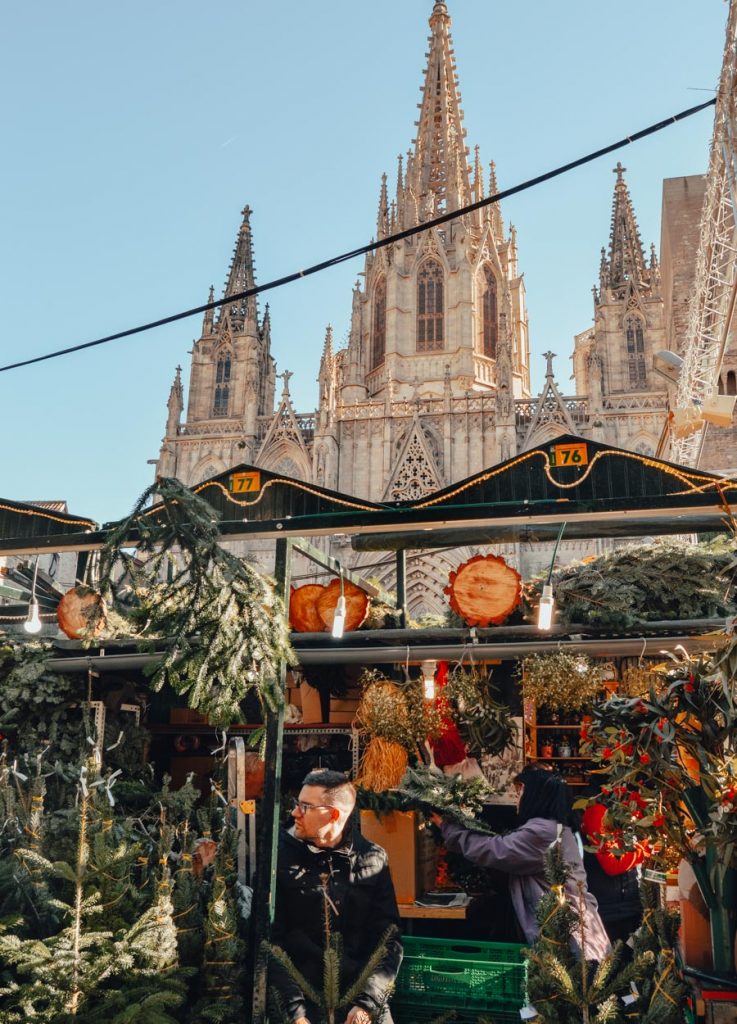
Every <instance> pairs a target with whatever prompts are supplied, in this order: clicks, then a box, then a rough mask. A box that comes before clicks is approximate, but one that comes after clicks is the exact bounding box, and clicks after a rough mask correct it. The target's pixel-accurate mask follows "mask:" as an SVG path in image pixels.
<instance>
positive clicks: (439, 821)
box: [430, 811, 443, 828]
mask: <svg viewBox="0 0 737 1024" xmlns="http://www.w3.org/2000/svg"><path fill="white" fill-rule="evenodd" d="M430 821H431V822H432V823H433V825H437V826H438V828H440V826H441V825H442V824H443V819H442V818H441V816H440V815H439V814H438V812H437V811H433V812H432V814H431V815H430Z"/></svg>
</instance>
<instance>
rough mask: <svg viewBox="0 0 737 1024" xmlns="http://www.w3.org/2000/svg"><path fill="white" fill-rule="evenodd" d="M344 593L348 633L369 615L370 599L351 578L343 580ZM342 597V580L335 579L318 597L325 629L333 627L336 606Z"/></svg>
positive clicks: (346, 629)
mask: <svg viewBox="0 0 737 1024" xmlns="http://www.w3.org/2000/svg"><path fill="white" fill-rule="evenodd" d="M343 593H344V594H345V626H344V627H343V629H344V631H345V632H346V633H349V632H350V631H351V630H352V629H358V627H359V626H360V625H361V623H362V622H363V620H364V619H365V618H366V616H367V615H368V610H369V599H368V594H366V593H365V591H363V590H361V588H360V587H357V586H356V585H355V583H351V582H350V580H344V581H343ZM339 597H340V580H333V581H332V582H331V583H328V585H327V586H326V587H324V588H323V592H322V596H321V597H320V598H319V599H318V602H317V610H318V612H319V613H320V618H321V619H322V621H323V623H324V627H325V629H332V628H333V618H334V617H335V606H336V605H337V603H338V598H339Z"/></svg>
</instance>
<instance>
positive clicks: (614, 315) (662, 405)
mask: <svg viewBox="0 0 737 1024" xmlns="http://www.w3.org/2000/svg"><path fill="white" fill-rule="evenodd" d="M624 171H625V168H624V167H622V165H621V164H620V163H618V164H617V166H616V167H615V168H614V173H615V174H616V176H617V178H616V182H615V185H614V197H613V201H612V222H611V232H610V236H609V249H608V251H607V250H606V249H602V250H601V263H600V267H599V285H598V287H595V288H594V326H593V327H592V328H590V329H589V330H587V331H583V332H581V334H579V335H577V336H576V338H575V348H574V355H573V370H574V377H575V381H576V394H577V395H580V396H587V399H588V409H587V415H588V423H587V424H586V427H585V428H584V429H581V430H580V431H579V432H580V433H584V434H586V435H587V436H591V437H593V438H594V439H595V440H600V441H607V442H608V443H610V444H614V445H617V446H618V447H621V448H629V449H631V450H632V451H638V452H641V453H645V454H653V453H654V452H655V449H656V447H657V443H658V438H659V436H660V432H661V430H662V427H663V423H664V418H665V412H666V393H665V388H664V386H663V383H662V381H661V379H660V378H659V377H658V376H657V374H655V372H654V371H653V353H654V352H657V351H658V350H659V349H663V348H666V347H667V345H666V338H665V329H664V322H665V315H664V304H663V294H662V288H661V280H660V267H659V265H658V259H657V256H656V254H655V246H654V245H651V246H650V258H649V260H646V259H645V253H644V251H643V247H642V242H641V241H640V233H639V230H638V227H637V220H636V218H635V212H634V207H633V205H632V199H631V197H630V193H629V189H628V188H627V183H626V182H625V179H624Z"/></svg>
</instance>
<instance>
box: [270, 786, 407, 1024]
mask: <svg viewBox="0 0 737 1024" xmlns="http://www.w3.org/2000/svg"><path fill="white" fill-rule="evenodd" d="M355 805H356V791H355V789H354V788H353V786H352V784H351V782H350V780H349V779H348V777H347V776H346V775H343V773H342V772H335V771H329V770H328V769H320V770H317V771H312V772H310V773H309V775H307V776H306V777H305V779H304V782H303V783H302V789H301V790H300V793H299V798H298V799H297V800H294V801H293V809H292V825H291V827H290V828H289V829H288V830H286V829H285V830H283V831H282V833H281V835H280V838H279V860H278V867H277V884H276V911H275V920H274V930H273V942H274V944H275V945H277V946H280V947H281V948H282V949H283V950H285V951H286V953H287V954H288V955H289V958H290V960H291V961H292V963H293V964H294V966H295V967H296V968H297V970H298V971H299V972H300V973H301V974H302V975H303V976H304V978H305V979H306V980H307V981H308V982H309V983H310V984H311V985H312V987H313V988H314V989H315V990H316V991H317V992H322V990H323V971H324V959H323V954H324V950H325V942H326V938H325V921H326V915H327V917H328V919H329V922H330V933H331V935H333V936H335V935H340V937H341V942H342V956H341V978H340V989H341V993H344V992H346V991H347V990H348V989H349V988H350V987H351V986H352V985H353V984H354V983H355V982H356V980H357V979H358V978H359V977H360V976H361V973H362V972H363V971H364V969H365V967H366V964H367V962H368V960H369V958H370V957H371V956H372V954H373V953H374V951H375V950H376V949H377V947H378V946H379V945H380V944H381V942H382V939H383V938H384V936H385V933H386V932H387V930H388V929H393V930H392V933H391V935H390V936H389V939H388V941H387V942H386V950H385V952H384V954H383V956H382V957H381V960H380V962H379V963H378V965H377V967H376V969H375V970H374V971H373V972H372V973H371V974H369V976H368V977H367V978H365V979H364V980H363V982H362V984H361V986H360V991H359V992H357V993H356V994H354V996H353V998H352V999H351V1002H350V1003H349V1004H348V1005H347V1006H345V1007H341V1009H340V1011H339V1015H338V1017H337V1018H336V1020H338V1021H342V1020H343V1019H344V1020H345V1022H346V1024H370V1022H380V1024H391V1015H390V1013H389V1008H388V1005H387V999H388V996H389V994H390V992H391V988H392V986H393V984H394V980H395V978H396V976H397V972H398V970H399V965H400V963H401V961H402V945H401V942H400V940H399V913H398V911H397V901H396V897H395V895H394V886H393V884H392V880H391V876H390V874H389V868H388V865H387V857H386V853H385V851H384V850H383V849H382V848H381V847H380V846H376V845H375V844H374V843H370V842H369V841H368V840H367V839H364V837H363V836H362V835H360V833H358V831H354V830H353V827H352V823H351V820H350V819H351V815H352V813H353V809H354V807H355ZM270 982H271V986H272V990H273V992H274V995H275V1001H276V1003H277V1004H278V1009H277V1014H276V1016H273V1017H270V1020H273V1022H274V1024H277V1022H280V1021H281V1020H283V1021H284V1022H286V1024H318V1022H319V1020H320V1012H319V1010H318V1008H317V1007H316V1006H315V1005H314V1004H311V1003H310V1001H309V1000H308V999H307V997H306V996H305V993H304V992H303V991H302V990H301V988H300V986H299V985H298V984H297V982H296V981H295V980H294V978H293V977H292V976H291V975H290V973H289V972H288V971H287V970H286V969H285V968H284V967H283V966H282V965H281V964H279V963H278V962H277V961H272V965H271V970H270ZM341 1014H345V1017H344V1018H343V1017H342V1016H341Z"/></svg>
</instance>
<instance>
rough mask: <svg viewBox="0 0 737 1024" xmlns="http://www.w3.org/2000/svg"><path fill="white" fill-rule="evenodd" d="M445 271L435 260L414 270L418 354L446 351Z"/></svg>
mask: <svg viewBox="0 0 737 1024" xmlns="http://www.w3.org/2000/svg"><path fill="white" fill-rule="evenodd" d="M445 290H446V289H445V268H444V267H443V264H442V263H441V261H440V260H439V259H438V258H437V257H436V256H435V255H432V256H428V257H427V258H426V259H423V260H422V262H421V263H420V264H418V267H417V286H416V294H417V314H416V322H417V333H416V342H415V345H416V350H417V351H418V352H440V351H442V350H443V349H444V348H445Z"/></svg>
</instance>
